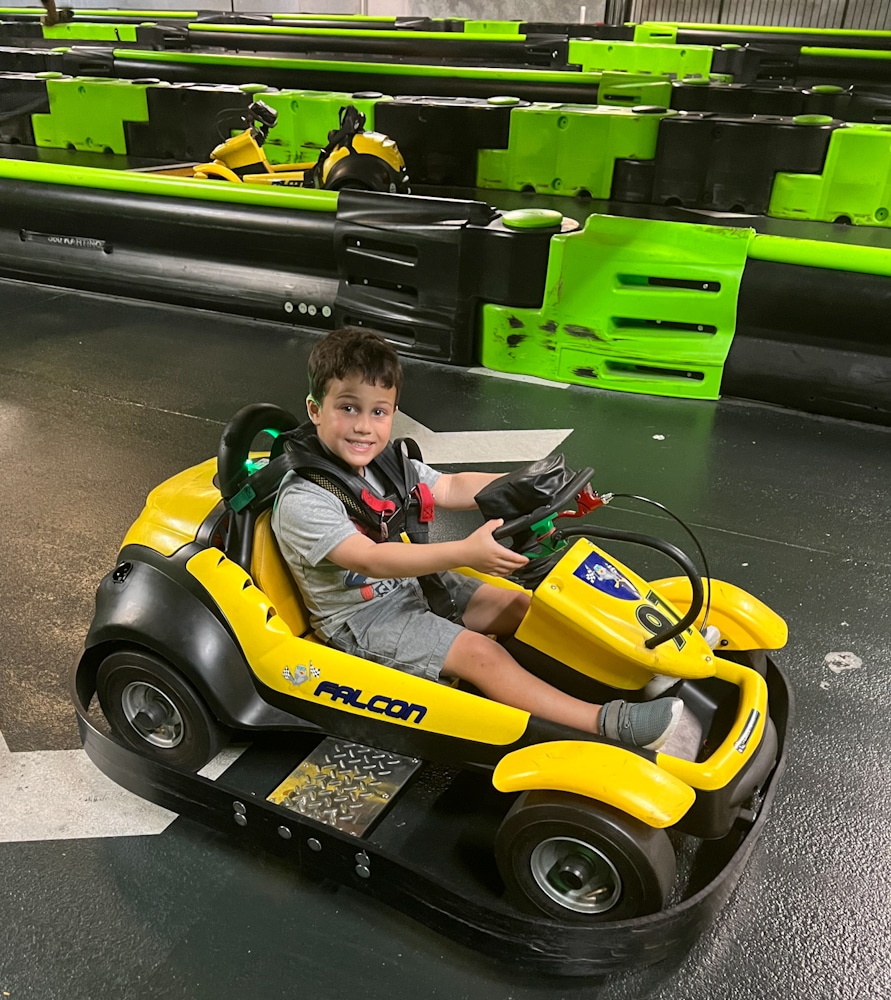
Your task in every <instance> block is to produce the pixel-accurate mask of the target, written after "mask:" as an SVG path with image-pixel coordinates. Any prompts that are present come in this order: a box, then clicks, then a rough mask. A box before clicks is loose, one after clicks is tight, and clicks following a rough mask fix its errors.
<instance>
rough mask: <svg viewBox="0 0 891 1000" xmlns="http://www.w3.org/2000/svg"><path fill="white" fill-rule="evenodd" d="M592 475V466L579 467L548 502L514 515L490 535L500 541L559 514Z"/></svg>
mask: <svg viewBox="0 0 891 1000" xmlns="http://www.w3.org/2000/svg"><path fill="white" fill-rule="evenodd" d="M593 475H594V470H593V469H592V468H590V467H588V468H584V469H581V470H580V471H579V472H577V473H576V474H575V476H573V478H572V479H571V480H570V481H569V482H568V483H567V484H566V485H565V486H564V487H563V489H562V490H559V491H558V492H557V493H556V494H555V495H554V496H553V497H552V498H551V499H550V500H549V501H548V503H546V504H544V505H543V506H541V507H536V509H535V510H533V511H531V512H530V513H529V514H523V515H522V516H521V517H515V518H514V519H513V520H512V521H506V522H505V523H504V524H502V525H501V527H500V528H496V529H495V531H493V532H492V537H493V538H494V539H495V540H496V541H499V542H500V541H502V539H505V538H511V537H513V536H515V535H519V534H521V533H522V532H524V531H529V529H530V528H531V527H532V525H533V524H537V523H538V522H539V521H541V520H542V519H543V518H546V517H550V516H551V515H552V514H559V513H560V511H561V510H565V509H566V505H567V504H568V503H570V501H572V500H573V499H575V497H576V496H578V494H579V493H581V491H582V490H583V489H584V488H585V486H587V485H588V483H589V482H590V481H591V478H592V477H593ZM512 547H513V546H508V548H512Z"/></svg>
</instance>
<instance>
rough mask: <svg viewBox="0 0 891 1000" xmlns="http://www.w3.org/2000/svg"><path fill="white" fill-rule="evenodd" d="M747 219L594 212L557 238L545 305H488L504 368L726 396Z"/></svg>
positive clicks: (494, 350)
mask: <svg viewBox="0 0 891 1000" xmlns="http://www.w3.org/2000/svg"><path fill="white" fill-rule="evenodd" d="M752 232H753V231H752V230H750V229H731V228H724V227H719V226H698V225H690V224H688V223H679V222H661V221H651V220H645V219H630V218H619V217H615V216H608V215H592V216H591V217H590V218H589V219H588V222H587V224H586V226H585V228H584V229H583V230H579V231H576V232H572V233H561V234H557V235H555V236H554V237H553V238H552V240H551V252H550V257H549V260H548V272H547V278H546V284H545V292H544V299H543V302H542V306H541V308H540V309H513V308H511V307H510V306H502V305H492V304H487V305H485V306H483V309H482V313H483V317H482V362H483V364H484V365H485V366H486V367H488V368H492V369H494V370H495V371H501V372H511V373H514V374H523V375H537V376H540V377H542V378H547V379H553V380H556V381H562V382H572V383H575V384H577V385H589V386H598V387H600V388H604V389H618V390H622V391H625V392H637V393H651V394H653V395H657V396H677V397H682V398H696V399H717V398H718V396H719V394H720V388H721V375H722V372H723V366H724V362H725V360H726V358H727V352H728V351H729V349H730V343H731V340H732V339H733V333H734V330H735V326H736V303H737V297H738V295H739V285H740V280H741V278H742V272H743V268H744V266H745V263H746V255H747V249H748V245H749V240H750V239H751V236H752Z"/></svg>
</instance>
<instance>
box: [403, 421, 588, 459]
mask: <svg viewBox="0 0 891 1000" xmlns="http://www.w3.org/2000/svg"><path fill="white" fill-rule="evenodd" d="M571 433H572V428H571V427H570V428H564V429H558V430H521V431H432V430H430V428H429V427H425V426H424V425H423V424H422V423H420V422H419V421H417V420H415V419H414V418H413V417H410V416H409V415H408V414H407V413H403V412H402V411H401V410H399V411H397V413H396V416H395V418H394V420H393V437H411V438H414V439H415V441H417V442H418V445H419V446H420V448H421V454H422V455H423V456H424V461H425V462H427V463H429V464H430V465H437V464H441V465H447V464H449V465H468V464H471V463H473V464H479V465H485V464H486V463H488V464H490V465H500V464H502V463H504V462H511V463H522V462H534V461H536V460H537V459H539V458H544V457H545V455H549V454H550V453H551V452H552V451H554V449H555V448H559V447H560V445H561V444H562V443H563V442H564V441H565V440H566V438H568V437H569V435H570V434H571Z"/></svg>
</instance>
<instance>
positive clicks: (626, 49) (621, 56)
mask: <svg viewBox="0 0 891 1000" xmlns="http://www.w3.org/2000/svg"><path fill="white" fill-rule="evenodd" d="M712 52H713V49H712V47H711V46H710V45H661V44H641V43H640V42H619V41H601V40H599V39H586V38H572V39H570V41H569V57H568V60H567V61H568V62H569V63H570V64H573V65H578V66H581V68H582V72H583V73H590V72H592V71H594V70H600V71H601V72H606V71H609V70H617V69H620V70H625V71H626V72H629V73H674V74H675V75H676V76H689V75H691V74H699V75H701V76H708V74H709V72H710V71H711V68H712Z"/></svg>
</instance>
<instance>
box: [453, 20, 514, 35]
mask: <svg viewBox="0 0 891 1000" xmlns="http://www.w3.org/2000/svg"><path fill="white" fill-rule="evenodd" d="M521 23H522V22H520V21H465V22H464V33H465V34H476V35H519V34H520V24H521Z"/></svg>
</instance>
